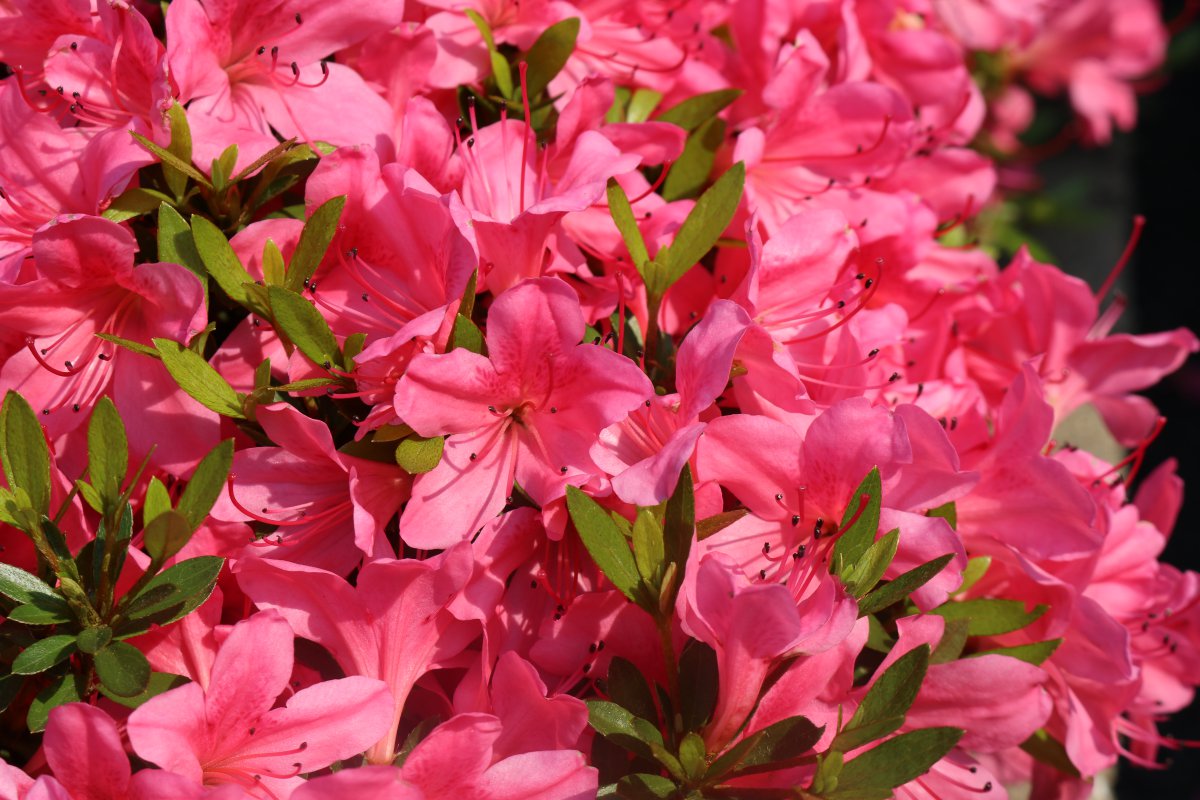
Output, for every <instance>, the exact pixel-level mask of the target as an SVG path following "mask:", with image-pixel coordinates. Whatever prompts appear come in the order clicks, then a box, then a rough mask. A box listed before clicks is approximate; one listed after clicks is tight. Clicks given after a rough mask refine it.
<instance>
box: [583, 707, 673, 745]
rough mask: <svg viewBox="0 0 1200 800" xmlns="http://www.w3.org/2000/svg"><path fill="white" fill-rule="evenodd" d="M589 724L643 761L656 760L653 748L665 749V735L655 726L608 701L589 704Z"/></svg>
mask: <svg viewBox="0 0 1200 800" xmlns="http://www.w3.org/2000/svg"><path fill="white" fill-rule="evenodd" d="M587 707H588V723H589V724H590V725H591V726H592V728H593V729H595V731H596V732H597V733H599V734H600V735H601V736H604V737H605V738H607V739H610V740H611V741H613V742H615V743H616V744H619V745H620V746H621V747H624V748H625V749H626V750H631V751H633V752H634V753H637V754H638V755H640V756H642V757H643V758H655V754H654V750H653V747H652V746H654V747H658V748H661V747H662V746H663V739H662V734H661V733H660V732H659V730H658V728H657V727H655V726H654V725H653V724H652V723H650V722H648V721H646V720H644V719H642V718H641V717H636V716H634V715H633V714H631V713H630V712H629V711H628V710H626V709H624V708H621V706H619V705H617V704H616V703H612V702H609V701H607V700H588V701H587Z"/></svg>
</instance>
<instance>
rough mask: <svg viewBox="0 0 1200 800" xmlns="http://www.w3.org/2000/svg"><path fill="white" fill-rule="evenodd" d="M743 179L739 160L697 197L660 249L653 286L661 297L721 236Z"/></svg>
mask: <svg viewBox="0 0 1200 800" xmlns="http://www.w3.org/2000/svg"><path fill="white" fill-rule="evenodd" d="M745 181H746V165H745V164H743V163H742V162H741V161H739V162H737V163H736V164H734V165H733V166H732V167H730V168H729V169H728V170H727V171H726V172H725V174H724V175H722V176H721V177H720V178H718V179H717V182H716V183H714V184H713V185H712V186H710V187H709V188H708V191H706V192H705V193H704V194H702V195H701V196H700V199H699V200H697V201H696V205H695V206H694V207H693V208H692V210H691V212H690V213H689V214H688V215H687V219H685V220H684V221H683V225H681V226H680V227H679V230H678V231H676V232H675V240H674V241H673V242H671V246H670V247H668V248H665V250H660V251H659V253H658V256H657V257H656V258H655V262H656V263H657V264H658V265H659V266H660V267H661V274H660V275H659V277H658V278H657V279H656V287H655V288H656V290H657V292H658V294H659V295H660V296H661V293H662V292H665V291H666V290H667V288H669V287H670V286H671V284H673V283H674V282H675V281H677V280H679V278H680V277H681V276H682V275H683V273H685V272H687V271H688V270H689V269H691V268H692V267H693V266H695V265H696V263H697V262H699V261H700V259H701V258H703V257H704V255H705V253H707V252H708V251H709V250H711V249H712V248H713V245H715V244H716V243H717V240H718V239H720V238H721V234H723V233H724V232H725V229H726V228H727V227H729V223H730V222H731V221H732V220H733V215H734V213H736V212H737V208H738V204H739V203H740V202H741V200H742V186H743V184H744V183H745ZM648 288H649V287H648Z"/></svg>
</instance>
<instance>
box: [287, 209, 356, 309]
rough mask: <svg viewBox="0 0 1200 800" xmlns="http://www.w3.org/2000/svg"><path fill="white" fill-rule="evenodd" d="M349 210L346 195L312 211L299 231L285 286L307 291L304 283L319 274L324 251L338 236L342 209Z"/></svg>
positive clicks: (294, 289) (297, 290) (293, 289)
mask: <svg viewBox="0 0 1200 800" xmlns="http://www.w3.org/2000/svg"><path fill="white" fill-rule="evenodd" d="M345 207H346V196H345V195H338V196H337V197H331V198H329V199H328V200H326V201H325V202H324V203H322V204H321V205H319V206H317V208H316V210H314V211H313V212H312V216H310V217H309V218H308V220H307V221H305V223H304V229H303V230H301V231H300V241H299V242H297V243H296V250H295V252H293V253H292V263H291V264H289V265H288V273H287V282H286V284H285V285H286V286H287V288H288V289H291V290H292V291H293V292H299V291H301V289H303V288H304V283H305V281H307V280H308V279H309V278H311V277H312V276H313V274H314V273H315V272H316V271H317V267H318V266H320V264H321V259H323V258H325V251H326V250H328V249H329V244H330V242H332V241H333V237H334V234H336V233H337V226H338V220H340V219H341V218H342V209H343V208H345Z"/></svg>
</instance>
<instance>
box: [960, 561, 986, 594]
mask: <svg viewBox="0 0 1200 800" xmlns="http://www.w3.org/2000/svg"><path fill="white" fill-rule="evenodd" d="M991 566H992V557H991V556H976V557H975V558H972V559H970V560H968V561H967V568H966V569H964V570H963V578H962V583H961V584H960V585H959V587H958V589H957V590H956V591H955V592H954V594H958V593H959V592H965V591H967V590H968V589H970V588H971V587H972V586H974V585H975V584H977V583H979V581H980V579H981V578H983V576H984V575H986V574H987V571H988V568H989V567H991Z"/></svg>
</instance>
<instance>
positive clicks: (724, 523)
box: [696, 508, 750, 542]
mask: <svg viewBox="0 0 1200 800" xmlns="http://www.w3.org/2000/svg"><path fill="white" fill-rule="evenodd" d="M749 513H750V509H748V508H735V509H733V510H732V511H723V512H721V513H720V514H713V515H712V516H711V517H705V518H704V519H702V520H700V521H699V522H697V523H696V539H697V540H698V541H701V542H703V541H704V540H705V539H707V538H708V537H710V536H712V535H713V534H714V533H719V532H720V531H723V530H725V529H726V528H728V527H729V526H730V525H732V524H733V523H735V522H737V521H738V520H739V519H741V518H742V517H744V516H746V515H747V514H749Z"/></svg>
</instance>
